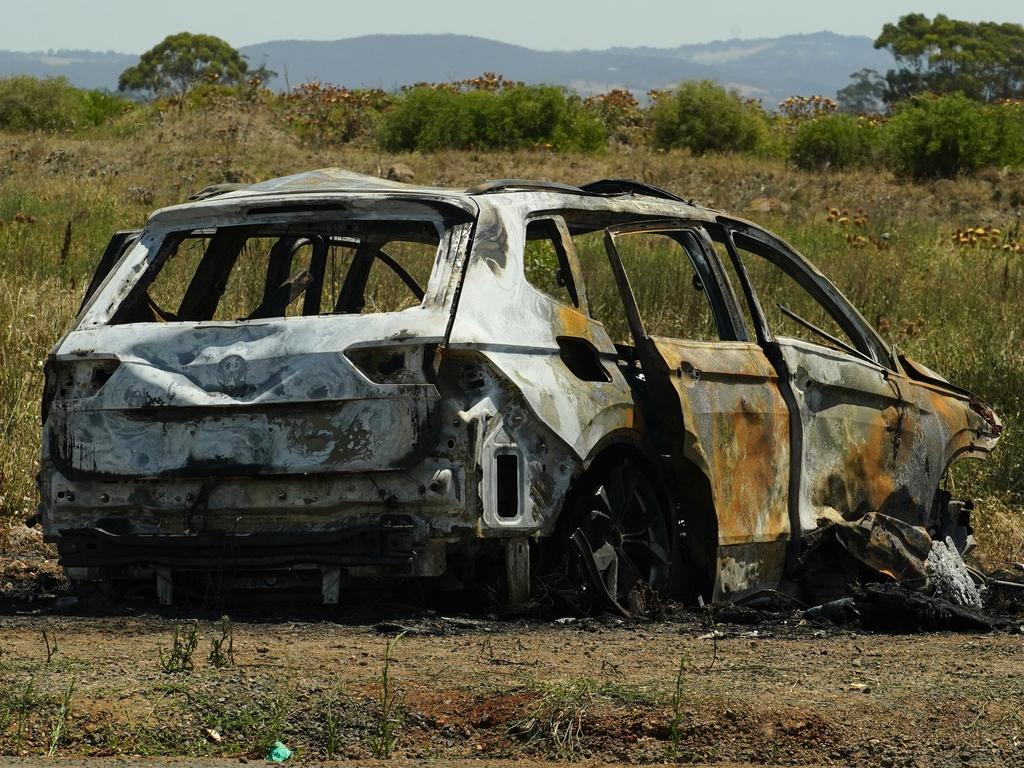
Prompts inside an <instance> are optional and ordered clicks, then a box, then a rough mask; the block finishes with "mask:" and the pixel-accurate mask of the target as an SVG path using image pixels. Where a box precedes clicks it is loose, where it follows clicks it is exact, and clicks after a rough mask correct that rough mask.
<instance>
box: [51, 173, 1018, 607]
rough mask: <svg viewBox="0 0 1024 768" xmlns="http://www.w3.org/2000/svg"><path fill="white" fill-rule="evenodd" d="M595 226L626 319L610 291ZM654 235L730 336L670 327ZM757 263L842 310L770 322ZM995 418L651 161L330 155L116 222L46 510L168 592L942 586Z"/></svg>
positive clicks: (70, 537)
mask: <svg viewBox="0 0 1024 768" xmlns="http://www.w3.org/2000/svg"><path fill="white" fill-rule="evenodd" d="M591 234H598V235H602V236H603V240H604V253H603V255H602V256H601V258H602V259H606V262H605V266H606V267H610V274H611V275H612V276H613V278H614V287H615V289H616V293H617V296H618V299H617V301H618V302H619V304H618V306H617V307H612V308H611V311H612V312H613V313H614V314H616V316H617V318H618V319H617V320H615V322H617V323H618V325H619V326H621V327H622V328H623V329H626V335H628V338H618V339H613V338H612V335H611V334H610V332H609V328H611V327H612V324H611V321H607V320H606V321H605V322H602V321H601V320H599V319H598V317H601V318H603V319H604V318H607V314H606V313H607V312H608V311H609V308H608V307H607V306H602V307H601V310H600V312H598V311H595V307H596V306H597V304H596V303H593V302H595V301H596V293H595V285H594V284H589V285H588V283H587V280H586V279H585V278H586V277H587V276H586V275H585V274H584V270H583V269H582V267H581V263H582V262H581V256H580V253H578V249H579V248H580V247H581V246H580V245H579V243H578V241H579V239H580V238H583V237H585V236H586V235H591ZM643 238H647V239H648V240H651V241H656V242H657V243H659V244H660V245H659V246H658V247H660V248H663V249H664V250H662V251H658V252H657V253H658V258H660V259H663V263H665V264H666V265H667V264H669V263H670V261H671V263H673V264H675V265H676V266H678V265H680V264H681V265H683V267H682V268H684V269H685V270H686V271H688V272H690V273H692V277H691V279H688V280H686V284H685V285H680V286H679V287H678V292H679V293H678V295H679V302H680V306H683V305H684V303H685V302H698V303H699V305H700V306H699V307H697V309H698V310H700V309H701V308H702V311H704V312H706V313H709V315H710V317H711V318H712V321H713V322H712V324H711V325H712V327H713V328H714V338H713V339H710V340H709V339H707V338H700V337H698V336H696V335H694V337H693V338H688V337H685V336H684V337H678V336H665V335H658V332H659V327H658V325H657V323H656V322H655V319H654V318H652V317H651V316H650V315H649V314H645V310H644V308H643V307H642V306H641V303H640V302H639V301H638V299H637V294H636V293H635V291H634V289H633V286H635V285H636V284H637V280H636V275H633V276H632V277H631V275H630V269H631V267H630V266H629V264H627V259H626V258H625V257H624V254H625V255H628V254H629V253H630V252H631V250H630V249H631V248H632V247H633V245H634V244H635V243H636V242H638V241H639V240H641V239H643ZM539 247H543V248H547V249H548V253H550V256H549V257H545V259H546V260H541V261H531V260H530V259H532V258H533V257H532V256H531V254H532V253H533V249H535V248H539ZM417 249H418V250H417ZM415 253H420V254H421V256H422V254H423V253H426V254H427V264H426V267H425V268H423V269H420V270H419V271H417V267H416V264H417V263H416V261H415V258H413V256H411V255H410V254H415ZM190 259H191V261H189V260H190ZM538 264H539V265H540V268H543V269H546V270H548V273H547V274H544V275H540V276H538V275H537V274H535V273H536V272H537V271H538V269H539V268H538ZM420 266H422V264H421V265H420ZM761 266H766V267H768V266H770V267H772V268H774V269H778V270H779V271H780V272H781V273H782V274H783V275H784V277H783V278H782V279H783V280H785V281H790V282H791V284H792V285H793V286H796V287H797V288H798V289H799V291H801V292H802V293H801V294H800V296H801V297H802V298H803V300H804V301H806V303H807V304H808V306H811V307H813V308H814V309H815V311H816V312H820V315H821V317H824V318H826V319H827V320H828V321H829V322H831V323H833V324H834V326H835V329H836V330H830V331H826V330H824V329H823V328H822V327H820V325H819V324H818V322H811V321H808V320H806V319H804V318H803V317H802V316H801V315H800V314H798V313H797V312H795V311H793V309H792V308H790V307H788V306H784V305H782V304H781V303H780V304H778V309H779V310H780V311H781V312H782V315H780V316H779V317H781V318H782V319H783V321H784V322H786V323H790V324H791V325H790V326H788V327H791V328H793V329H796V330H795V331H794V333H798V334H802V337H800V338H798V337H797V336H796V335H794V336H788V335H785V334H784V333H781V332H780V331H779V327H773V325H772V324H770V323H769V321H768V319H767V317H768V314H769V312H768V310H769V309H770V307H769V304H768V298H769V295H768V294H767V293H764V290H765V286H764V284H759V283H758V281H757V280H755V279H754V277H752V275H756V274H758V269H760V267H761ZM247 276H248V277H247ZM246 280H249V282H248V283H246V282H245V281H246ZM387 281H390V283H389V284H390V285H391V286H392V288H389V289H388V291H390V293H389V292H388V291H384V289H383V288H382V287H381V286H383V285H385V283H386V282H387ZM788 284H789V283H787V285H788ZM239 286H241V288H239ZM247 286H248V287H247ZM176 290H177V291H178V292H177V294H175V291H176ZM236 294H237V296H236ZM395 296H401V298H400V300H397V301H392V299H393V298H394V297H395ZM226 297H227V298H226ZM231 302H234V303H231ZM246 302H248V303H246ZM592 303H593V304H592ZM606 322H608V323H609V324H608V325H607V326H606ZM819 322H820V321H819ZM840 337H842V338H840ZM1000 431H1001V425H1000V422H999V420H998V418H997V417H996V416H995V415H994V414H993V413H992V411H991V409H990V408H989V407H988V406H987V405H985V404H984V403H982V402H981V401H980V400H979V399H978V398H977V397H976V396H974V395H972V394H971V393H968V392H966V391H964V390H963V389H960V388H959V387H956V386H955V385H952V384H950V383H948V382H946V381H945V380H944V379H942V378H941V377H940V376H939V375H938V374H936V373H934V372H933V371H931V370H929V369H928V368H926V367H924V366H922V365H920V364H919V363H916V362H914V361H912V360H909V359H908V358H906V357H905V356H902V355H900V354H898V353H897V352H896V351H895V350H894V349H892V348H891V347H890V346H889V345H888V344H886V343H885V342H884V341H883V340H882V339H881V337H879V335H878V334H877V333H876V332H875V331H874V329H872V328H871V326H870V325H869V324H868V323H867V322H866V321H865V320H864V318H863V317H862V316H861V315H860V314H859V313H858V312H857V310H856V309H855V308H854V307H853V306H852V305H851V304H850V302H849V301H848V300H847V299H846V298H845V297H844V296H843V295H842V294H841V293H840V292H839V291H838V290H837V289H836V288H835V287H834V286H833V285H832V284H831V283H830V282H829V281H828V280H827V278H825V277H824V276H823V275H822V274H821V273H820V272H818V271H817V270H816V269H815V268H814V267H813V266H812V265H811V264H810V263H809V262H808V261H807V260H805V259H804V258H803V257H802V256H801V255H800V254H799V253H797V252H796V251H795V250H794V249H793V248H792V247H791V246H789V245H788V244H786V243H785V242H783V241H782V240H780V239H779V238H777V237H775V236H774V235H772V234H771V233H769V232H767V231H765V230H763V229H761V228H759V227H757V226H756V225H754V224H752V223H750V222H746V221H742V220H739V219H735V218H733V217H730V216H728V215H726V214H723V213H721V212H719V211H715V210H712V209H708V208H705V207H702V206H699V205H698V204H696V203H694V202H693V201H689V202H686V201H684V200H683V199H682V198H680V197H677V196H676V195H674V194H671V193H669V192H666V191H664V190H660V189H657V188H655V187H652V186H649V185H646V184H643V183H640V182H626V181H616V180H605V181H602V182H596V183H594V184H590V185H584V186H582V187H573V186H569V185H564V184H554V183H550V182H542V181H522V180H502V181H493V182H486V183H484V184H481V185H479V186H477V187H474V188H473V189H470V190H455V189H442V188H434V187H425V186H414V185H408V184H401V183H397V182H393V181H385V180H382V179H377V178H373V177H369V176H362V175H359V174H353V173H350V172H347V171H343V170H339V169H324V170H320V171H314V172H310V173H304V174H298V175H295V176H290V177H285V178H283V179H275V180H271V181H267V182H263V183H260V184H254V185H248V186H230V187H218V188H208V189H207V190H204V191H203V192H202V193H200V194H199V195H197V196H196V198H195V202H192V203H190V204H187V205H181V206H177V207H173V208H167V209H164V210H161V211H158V212H156V213H155V214H153V216H152V217H151V218H150V220H149V221H148V222H147V224H146V226H145V228H144V229H143V230H141V231H138V232H135V231H132V232H122V233H118V234H117V235H115V237H114V238H113V239H112V240H111V243H110V245H109V247H108V248H107V250H106V252H105V253H104V254H103V256H102V258H101V260H100V265H99V268H98V269H97V273H96V275H95V276H94V278H93V280H92V282H91V284H90V286H89V289H88V292H87V295H86V298H85V300H84V302H83V306H82V309H81V311H80V313H79V315H78V317H77V318H76V320H75V323H74V325H73V327H72V328H71V329H70V330H69V331H68V332H67V333H66V334H65V335H64V336H63V337H62V338H61V340H60V341H59V342H58V343H57V345H56V346H55V348H54V349H53V351H52V352H51V353H50V355H49V356H48V358H47V362H46V390H45V394H44V399H43V441H42V445H43V449H42V462H41V467H42V468H41V472H40V475H39V488H40V493H41V497H42V499H41V504H40V507H39V513H38V520H39V521H40V522H41V523H42V526H43V529H44V532H45V535H46V538H47V540H48V541H50V542H54V543H55V544H56V546H57V550H58V553H59V556H60V561H61V564H62V565H63V566H64V568H65V570H66V572H67V574H68V577H69V578H70V579H71V580H72V582H75V583H79V584H86V583H90V582H106V583H111V582H120V581H124V580H136V581H137V580H148V581H149V582H150V583H151V584H153V585H154V587H155V589H156V593H157V596H158V598H159V600H160V602H161V603H164V604H171V603H173V602H175V601H176V600H180V599H182V598H187V597H188V595H189V594H190V593H202V592H204V590H205V591H208V590H209V588H210V585H211V584H216V585H217V586H218V588H227V587H231V588H233V589H240V590H249V591H267V590H282V589H284V590H288V589H308V588H310V586H311V585H312V586H313V588H316V589H318V591H319V595H320V599H321V600H322V602H324V603H326V604H334V603H338V602H340V601H342V600H343V599H344V597H345V594H346V591H347V590H348V589H349V588H350V586H351V585H352V584H354V583H357V582H359V581H360V580H363V581H365V580H368V579H369V580H375V579H416V580H431V583H433V584H434V585H435V586H438V587H439V588H441V589H451V588H473V589H477V590H482V591H485V592H487V593H489V594H491V595H495V596H497V597H498V600H499V602H502V603H504V604H505V605H523V604H527V603H529V602H530V601H533V602H535V603H541V604H544V603H547V604H558V605H565V606H568V607H570V608H572V609H573V610H575V611H579V612H589V611H594V610H603V609H611V610H613V611H615V612H617V613H619V614H622V615H623V616H630V615H636V614H638V613H647V612H649V611H651V610H652V606H655V605H656V604H657V603H658V601H659V600H660V599H661V598H662V597H664V596H669V597H671V598H673V599H676V600H680V601H683V602H685V603H690V604H696V603H698V602H700V603H717V602H729V601H744V600H749V599H753V598H757V597H758V596H761V597H763V596H765V595H769V594H771V595H777V596H779V597H780V599H781V600H783V601H797V602H799V603H801V604H803V605H812V604H817V603H821V604H824V603H828V602H829V601H831V600H835V599H837V598H840V597H842V596H843V595H847V594H849V593H850V591H851V589H853V588H854V587H855V586H856V585H861V584H864V583H866V582H871V581H884V582H888V583H890V584H897V585H901V588H906V589H910V590H913V591H915V592H916V593H918V594H931V593H932V592H934V591H935V590H936V588H937V586H936V583H937V582H938V583H939V584H942V583H944V582H943V581H942V580H943V579H944V578H945V576H943V575H941V574H946V575H948V574H947V570H948V569H946V570H943V569H942V568H937V566H936V565H935V564H934V563H933V564H932V567H931V570H929V562H930V560H929V558H930V557H931V558H932V560H935V562H937V563H941V562H946V563H947V564H948V562H949V561H950V560H951V559H952V560H953V561H959V559H960V557H961V556H962V555H963V554H965V553H967V552H969V551H970V548H971V547H972V546H973V537H972V529H971V526H970V512H971V509H972V504H971V502H970V501H969V500H965V499H956V498H954V497H953V496H952V495H951V494H950V493H949V492H947V491H946V490H945V487H946V483H945V480H946V478H947V476H948V470H949V467H950V466H951V464H952V463H953V462H955V461H957V460H960V459H963V458H984V457H985V456H986V455H987V454H988V453H990V452H991V451H992V450H993V448H994V446H995V444H996V441H997V438H998V435H999V433H1000ZM937 547H941V548H942V552H940V553H939V555H933V553H934V552H936V551H937V550H936V548H937ZM940 555H941V557H940ZM943 558H945V560H943ZM954 564H955V563H954ZM961 564H962V563H961ZM958 568H959V566H957V567H956V568H954V569H953V570H954V571H957V572H959V573H960V576H963V573H964V571H958ZM940 572H941V573H940ZM967 573H968V574H969V576H970V575H971V574H970V572H967ZM973 578H974V579H978V577H977V575H974V576H973ZM942 591H943V594H946V595H947V596H952V597H954V598H957V599H960V598H958V596H964V595H968V593H969V592H970V590H969V589H967V587H966V584H963V583H961V584H960V586H958V587H954V588H952V591H950V589H947V588H942ZM974 599H975V598H974V596H973V595H972V596H969V597H964V598H963V600H961V602H963V601H967V602H971V601H974Z"/></svg>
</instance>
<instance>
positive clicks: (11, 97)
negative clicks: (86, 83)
mask: <svg viewBox="0 0 1024 768" xmlns="http://www.w3.org/2000/svg"><path fill="white" fill-rule="evenodd" d="M128 105H130V102H129V101H127V100H126V99H122V98H120V97H118V96H113V95H111V94H108V93H104V92H102V91H83V90H79V89H78V88H75V87H73V86H72V85H71V84H69V83H68V81H67V80H66V79H65V78H63V77H50V78H46V79H39V78H35V77H28V76H18V77H8V78H4V79H0V130H5V131H53V132H59V131H69V130H72V129H74V128H78V127H82V126H86V125H100V124H101V123H103V122H106V121H107V120H108V119H109V118H111V117H112V116H114V115H118V114H121V112H123V111H124V110H125V108H126V107H127V106H128Z"/></svg>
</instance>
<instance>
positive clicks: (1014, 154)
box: [986, 100, 1024, 165]
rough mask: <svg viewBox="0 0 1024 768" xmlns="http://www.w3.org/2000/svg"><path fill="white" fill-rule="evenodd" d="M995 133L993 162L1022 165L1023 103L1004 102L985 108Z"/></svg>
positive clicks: (1023, 150)
mask: <svg viewBox="0 0 1024 768" xmlns="http://www.w3.org/2000/svg"><path fill="white" fill-rule="evenodd" d="M986 111H987V113H988V116H989V119H990V120H991V121H992V130H993V132H994V133H995V139H994V142H995V143H994V149H995V158H994V160H995V162H996V163H997V164H998V165H1024V101H1019V100H1018V101H1005V102H1001V103H996V104H993V105H991V106H989V107H986Z"/></svg>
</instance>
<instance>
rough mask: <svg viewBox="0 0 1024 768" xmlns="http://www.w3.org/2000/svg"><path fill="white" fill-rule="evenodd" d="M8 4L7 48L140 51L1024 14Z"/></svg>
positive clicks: (981, 4)
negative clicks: (173, 42) (213, 40)
mask: <svg viewBox="0 0 1024 768" xmlns="http://www.w3.org/2000/svg"><path fill="white" fill-rule="evenodd" d="M922 6H926V7H922ZM0 10H2V11H3V14H2V19H3V21H2V22H0V49H4V50H15V51H38V50H48V49H51V48H53V49H56V48H84V49H91V50H101V51H105V50H116V51H122V52H125V53H141V52H142V51H144V50H147V49H148V48H150V47H152V46H153V45H154V44H156V43H157V42H159V41H160V40H162V39H163V38H164V37H165V36H166V35H168V34H171V33H173V32H181V31H188V32H204V33H208V34H213V35H217V36H218V37H222V38H224V39H225V40H227V41H228V42H229V43H231V44H232V45H234V46H236V47H240V46H243V45H248V44H250V43H260V42H266V41H267V40H281V39H298V40H337V39H340V38H345V37H356V36H358V35H367V34H376V33H393V34H413V33H443V32H454V33H459V34H467V35H477V36H480V37H487V38H491V39H494V40H501V41H504V42H508V43H516V44H519V45H525V46H528V47H531V48H539V49H546V50H553V49H563V50H568V49H577V48H609V47H612V46H618V45H621V46H641V45H649V46H656V47H671V46H676V45H682V44H684V43H700V42H708V41H711V40H721V39H724V38H730V37H741V38H753V37H777V36H779V35H785V34H792V33H809V32H820V31H822V30H830V31H832V32H839V33H843V34H858V35H868V36H871V37H876V36H877V35H878V32H879V31H880V30H881V27H882V25H883V24H884V23H885V22H887V21H895V20H896V19H897V18H898V17H899V16H901V15H903V14H905V13H911V12H915V11H916V12H921V13H925V14H927V15H929V16H932V15H935V14H937V13H944V14H946V15H947V16H950V17H952V18H960V19H964V18H966V19H968V20H971V21H981V20H986V21H1012V22H1016V23H1018V24H1024V2H1022V0H972V2H970V3H965V2H963V0H960V1H959V2H931V3H922V2H920V1H919V2H914V3H905V2H899V0H853V1H852V2H851V1H850V0H847V1H845V2H844V1H843V0H831V2H830V1H829V0H795V1H792V2H786V1H784V0H774V1H773V0H712V1H711V2H708V1H707V0H704V2H687V1H684V0H505V1H504V2H485V0H355V2H353V1H352V0H244V1H242V2H239V1H238V0H157V2H153V0H31V1H30V0H0ZM382 55H386V52H382Z"/></svg>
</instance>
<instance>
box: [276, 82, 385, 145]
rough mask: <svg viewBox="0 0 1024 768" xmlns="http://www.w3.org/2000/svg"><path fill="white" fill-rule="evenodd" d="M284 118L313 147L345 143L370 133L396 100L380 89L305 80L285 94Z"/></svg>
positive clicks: (282, 99) (283, 99)
mask: <svg viewBox="0 0 1024 768" xmlns="http://www.w3.org/2000/svg"><path fill="white" fill-rule="evenodd" d="M280 103H281V104H283V105H284V107H285V112H284V118H285V120H286V121H287V123H288V125H289V126H291V128H292V129H293V130H294V131H295V133H296V135H298V137H299V138H300V139H301V140H302V141H303V142H304V143H306V144H308V145H310V146H313V147H318V148H319V147H324V146H330V145H334V144H345V143H347V142H350V141H352V140H354V139H356V138H358V137H360V136H362V135H364V134H368V133H370V132H371V131H372V130H373V128H374V127H375V126H376V125H377V124H378V123H379V122H380V116H381V115H382V114H383V113H384V112H386V111H387V110H388V109H390V108H391V107H392V106H393V105H394V103H395V97H394V96H393V95H391V94H390V93H386V92H384V91H382V90H377V89H373V90H354V91H350V90H349V89H347V88H342V87H340V86H336V85H326V84H321V83H319V82H312V83H304V84H302V85H299V86H296V87H295V88H292V90H290V91H288V93H286V94H284V95H283V96H282V97H281V99H280Z"/></svg>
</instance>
